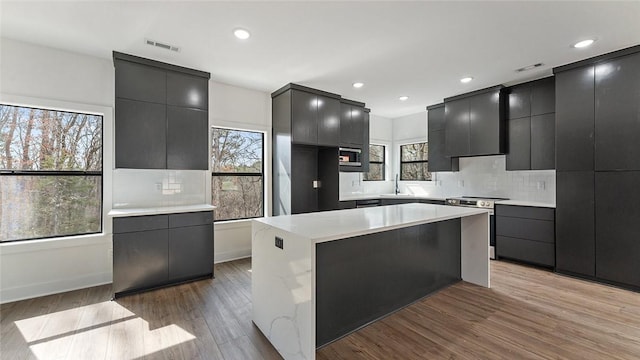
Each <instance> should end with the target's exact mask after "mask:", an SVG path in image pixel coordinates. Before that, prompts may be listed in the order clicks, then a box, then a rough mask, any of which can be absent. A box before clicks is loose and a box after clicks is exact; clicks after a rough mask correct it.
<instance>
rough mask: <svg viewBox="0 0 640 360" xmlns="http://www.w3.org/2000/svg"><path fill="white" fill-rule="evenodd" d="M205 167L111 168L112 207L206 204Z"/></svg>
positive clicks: (206, 172)
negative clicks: (159, 168)
mask: <svg viewBox="0 0 640 360" xmlns="http://www.w3.org/2000/svg"><path fill="white" fill-rule="evenodd" d="M209 174H210V173H209V172H208V171H204V170H142V169H116V170H114V171H113V208H114V209H126V208H147V207H163V206H180V205H198V204H208V203H210V202H211V200H210V199H207V198H206V193H207V192H206V180H207V178H206V177H207V175H208V176H211V175H209Z"/></svg>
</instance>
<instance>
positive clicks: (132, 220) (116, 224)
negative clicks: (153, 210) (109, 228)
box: [113, 215, 169, 234]
mask: <svg viewBox="0 0 640 360" xmlns="http://www.w3.org/2000/svg"><path fill="white" fill-rule="evenodd" d="M168 219H169V216H168V215H148V216H129V217H120V218H113V233H114V234H120V233H128V232H135V231H146V230H158V229H166V228H168V227H169V220H168Z"/></svg>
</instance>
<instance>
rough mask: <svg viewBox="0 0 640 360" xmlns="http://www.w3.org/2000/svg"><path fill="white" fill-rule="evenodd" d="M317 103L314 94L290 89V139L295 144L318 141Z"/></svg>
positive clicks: (315, 142)
mask: <svg viewBox="0 0 640 360" xmlns="http://www.w3.org/2000/svg"><path fill="white" fill-rule="evenodd" d="M317 118H318V105H317V96H316V95H315V94H311V93H307V92H304V91H297V90H292V91H291V141H292V142H293V143H296V144H309V145H316V144H317V143H318V121H317Z"/></svg>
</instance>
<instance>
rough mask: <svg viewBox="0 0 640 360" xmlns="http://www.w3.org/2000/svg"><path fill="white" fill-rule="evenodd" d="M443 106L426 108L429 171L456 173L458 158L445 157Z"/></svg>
mask: <svg viewBox="0 0 640 360" xmlns="http://www.w3.org/2000/svg"><path fill="white" fill-rule="evenodd" d="M444 111H445V109H444V104H439V105H433V106H429V107H427V122H428V124H429V126H428V133H427V136H428V143H429V171H458V169H459V166H458V158H451V157H450V156H447V155H446V148H445V143H446V131H445V126H444Z"/></svg>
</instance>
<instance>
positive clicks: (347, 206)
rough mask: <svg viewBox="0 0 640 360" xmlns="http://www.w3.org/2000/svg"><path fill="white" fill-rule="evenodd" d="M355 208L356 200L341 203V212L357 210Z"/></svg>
mask: <svg viewBox="0 0 640 360" xmlns="http://www.w3.org/2000/svg"><path fill="white" fill-rule="evenodd" d="M355 208H356V201H355V200H344V201H340V210H345V209H355Z"/></svg>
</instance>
